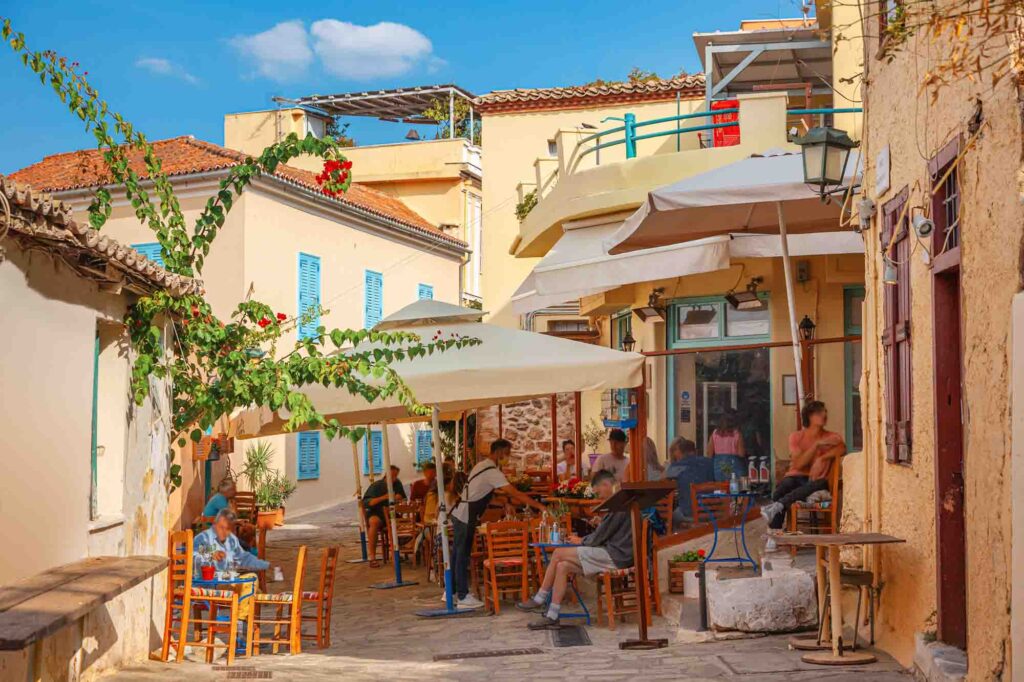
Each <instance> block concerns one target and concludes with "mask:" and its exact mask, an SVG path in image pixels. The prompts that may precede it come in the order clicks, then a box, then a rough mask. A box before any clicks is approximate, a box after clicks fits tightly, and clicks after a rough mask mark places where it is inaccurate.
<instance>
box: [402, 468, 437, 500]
mask: <svg viewBox="0 0 1024 682" xmlns="http://www.w3.org/2000/svg"><path fill="white" fill-rule="evenodd" d="M420 470H421V471H422V472H423V478H421V479H419V480H418V481H413V483H412V485H411V486H409V501H410V502H420V503H421V504H422V503H424V502H426V499H427V493H428V492H430V491H433V492H434V493H437V465H436V464H434V463H433V462H424V463H423V466H422V467H420Z"/></svg>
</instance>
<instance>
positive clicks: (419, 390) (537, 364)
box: [233, 300, 644, 612]
mask: <svg viewBox="0 0 1024 682" xmlns="http://www.w3.org/2000/svg"><path fill="white" fill-rule="evenodd" d="M483 315H484V313H483V312H482V311H479V310H472V309H469V308H461V307H459V306H455V305H451V304H448V303H442V302H440V301H432V300H423V301H417V302H415V303H412V304H410V305H408V306H406V307H404V308H402V309H401V310H399V311H398V312H396V313H394V314H393V315H390V316H388V317H387V318H385V319H384V320H382V321H381V322H380V323H379V324H378V325H377V326H376V327H375V329H377V330H390V331H395V330H401V331H408V332H413V333H416V334H419V335H420V337H421V339H422V340H423V341H429V340H430V339H431V338H433V337H434V336H435V335H440V337H442V338H451V337H452V336H453V335H460V336H462V337H468V338H475V339H479V340H480V343H479V344H478V345H475V346H469V347H466V348H462V349H458V350H454V349H453V350H449V351H446V352H443V353H434V354H433V355H427V356H423V357H419V358H416V359H415V360H410V359H405V360H400V361H398V362H395V363H393V364H392V367H393V368H394V369H395V370H396V371H397V372H398V374H399V376H401V377H402V379H403V380H404V381H405V383H406V384H407V385H408V386H409V387H410V388H411V389H412V391H413V393H414V394H415V396H416V399H417V400H418V401H419V402H420V403H421V404H423V405H429V406H430V407H431V416H430V418H431V422H432V425H433V434H434V458H435V460H436V463H437V476H438V489H439V490H441V491H443V490H444V467H443V462H442V461H441V445H440V436H439V429H438V424H439V422H440V420H441V415H442V414H443V413H448V414H452V415H457V414H459V413H461V412H462V411H464V410H467V409H471V408H475V407H486V406H489V405H495V404H500V403H508V402H518V401H521V400H526V399H529V398H535V397H539V396H549V395H551V394H553V393H576V392H580V391H593V390H602V389H605V388H632V387H635V386H639V385H640V384H641V382H642V379H643V363H644V358H643V356H642V355H640V354H639V353H624V352H621V351H617V350H613V349H611V348H605V347H603V346H592V345H589V344H583V343H579V342H577V341H570V340H567V339H560V338H556V337H552V336H546V335H544V334H537V333H533V332H524V331H520V330H517V329H508V328H505V327H499V326H497V325H493V324H487V323H484V322H481V321H480V320H481V319H482V317H483ZM377 345H378V344H375V343H372V342H367V343H363V344H360V345H358V346H356V347H355V348H354V349H353V350H355V351H359V350H363V349H372V348H374V347H375V346H377ZM306 394H307V395H308V396H309V398H310V399H311V400H312V401H313V404H314V405H315V406H316V408H317V409H318V410H319V411H320V413H321V414H324V415H325V416H326V417H327V418H329V419H337V420H338V422H339V423H341V424H345V425H361V424H369V423H374V424H376V423H385V422H394V421H402V420H409V419H414V420H416V421H421V420H422V419H423V417H419V416H412V417H410V415H409V413H408V411H407V410H406V408H405V407H403V406H402V405H401V404H400V403H399V402H398V401H397V400H396V399H394V398H390V399H384V400H380V401H376V402H373V403H370V402H367V401H366V399H364V398H363V397H361V396H353V395H351V394H350V393H349V392H348V391H347V390H345V389H343V388H333V387H324V386H311V387H309V388H308V389H307V390H306ZM287 417H288V415H287V411H285V410H283V409H282V410H280V411H279V413H276V414H275V413H274V412H272V411H271V410H269V409H267V408H254V409H251V410H247V411H245V412H243V413H241V414H239V415H237V416H236V417H235V419H234V420H233V421H234V424H235V433H236V435H237V436H238V437H240V438H252V437H258V436H266V435H273V434H278V433H283V432H284V425H285V422H286V421H287ZM391 496H392V498H393V493H392V495H391ZM440 498H441V499H440V500H439V502H440V505H439V510H438V514H439V516H438V525H439V526H440V528H441V535H442V538H441V544H442V552H443V554H444V564H445V590H446V595H447V603H448V609H447V611H446V612H452V611H453V609H452V602H451V562H450V557H449V556H448V542H447V535H446V530H445V523H444V522H445V515H446V510H445V506H444V496H443V495H441V496H440ZM392 502H393V499H392Z"/></svg>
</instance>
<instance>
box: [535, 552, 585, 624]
mask: <svg viewBox="0 0 1024 682" xmlns="http://www.w3.org/2000/svg"><path fill="white" fill-rule="evenodd" d="M530 547H533V548H534V549H538V550H540V556H541V561H543V562H544V566H545V567H546V566H547V565H548V562H549V561H550V559H549V558H548V552H549V551H551V550H556V549H558V548H559V547H579V545H571V544H569V543H567V542H531V543H530ZM569 589H570V590H572V593H573V594H575V595H576V601H578V602H579V603H580V608H581V609H583V610H582V611H576V612H571V611H569V612H566V611H560V612H559V613H558V619H559V620H561V619H562V618H585V619H586V621H587V625H590V609H588V608H587V604H586V602H584V601H583V597H582V596H580V591H579V590H578V589H576V581H575V580H569Z"/></svg>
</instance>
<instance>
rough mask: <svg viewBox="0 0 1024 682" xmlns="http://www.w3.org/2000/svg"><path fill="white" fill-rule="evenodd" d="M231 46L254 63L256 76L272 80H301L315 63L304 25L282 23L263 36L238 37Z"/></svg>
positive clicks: (231, 41) (295, 22)
mask: <svg viewBox="0 0 1024 682" xmlns="http://www.w3.org/2000/svg"><path fill="white" fill-rule="evenodd" d="M229 42H230V44H231V46H232V47H234V48H235V49H236V50H238V52H239V53H240V54H241V55H242V56H243V57H246V58H247V59H251V60H252V62H253V64H254V66H255V67H256V72H257V73H259V74H260V75H263V76H266V77H267V78H270V79H271V80H276V81H287V80H292V79H294V78H296V77H299V76H301V75H302V74H303V73H304V72H305V71H306V68H307V67H308V66H309V65H310V63H311V62H312V61H313V52H312V51H311V50H310V49H309V37H308V35H307V34H306V27H305V26H303V24H302V22H301V21H283V22H281V23H279V24H277V25H276V26H274V27H273V28H271V29H270V30H268V31H264V32H263V33H257V34H255V35H251V36H237V37H235V38H232V39H231V40H230V41H229Z"/></svg>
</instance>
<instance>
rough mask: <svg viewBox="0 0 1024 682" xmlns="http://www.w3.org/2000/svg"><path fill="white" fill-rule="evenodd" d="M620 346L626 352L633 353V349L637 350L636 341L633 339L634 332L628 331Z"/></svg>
mask: <svg viewBox="0 0 1024 682" xmlns="http://www.w3.org/2000/svg"><path fill="white" fill-rule="evenodd" d="M619 345H620V346H621V347H622V350H624V351H625V352H627V353H632V352H633V349H634V348H636V339H634V338H633V332H632V331H627V332H626V335H625V336H623V337H622V341H621V342H620V343H619Z"/></svg>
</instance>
